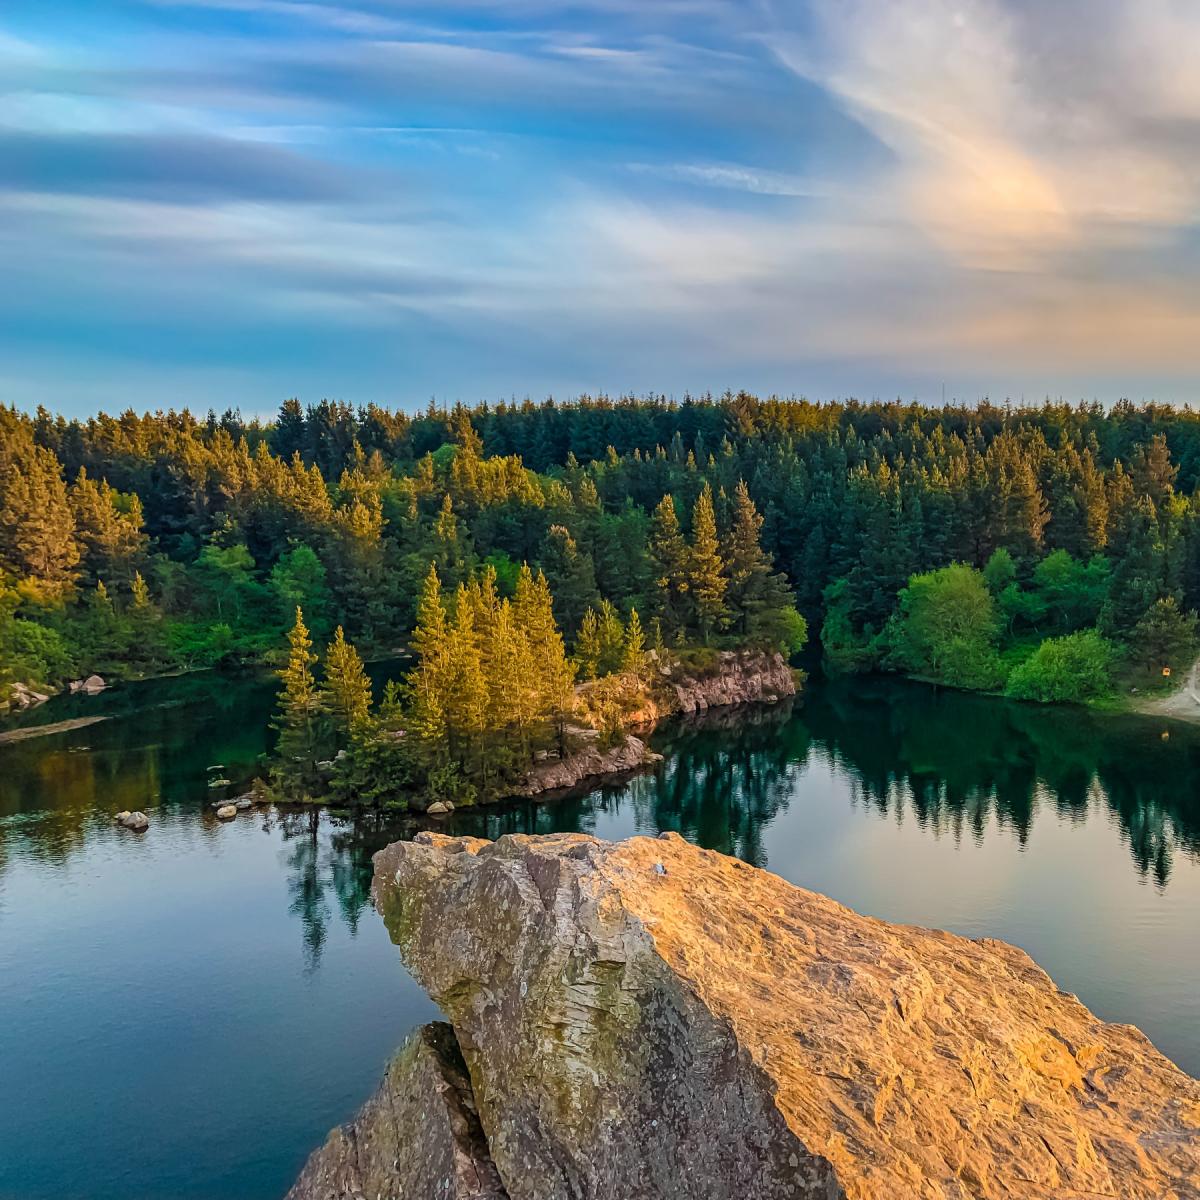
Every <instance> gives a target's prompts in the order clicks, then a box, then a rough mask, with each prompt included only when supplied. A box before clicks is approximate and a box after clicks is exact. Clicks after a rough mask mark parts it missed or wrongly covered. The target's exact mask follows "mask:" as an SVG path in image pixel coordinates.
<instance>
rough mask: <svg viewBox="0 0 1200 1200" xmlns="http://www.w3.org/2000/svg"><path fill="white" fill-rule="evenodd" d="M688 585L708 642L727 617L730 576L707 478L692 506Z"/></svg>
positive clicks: (697, 618) (699, 623) (703, 634)
mask: <svg viewBox="0 0 1200 1200" xmlns="http://www.w3.org/2000/svg"><path fill="white" fill-rule="evenodd" d="M688 587H689V590H690V591H691V594H692V600H693V602H694V604H695V606H696V623H697V625H698V626H699V630H700V636H701V637H702V638H703V639H704V641H705V643H706V644H707V643H708V642H709V641H710V639H711V638H712V635H713V634H714V633H715V632H716V631H717V630H718V629H720V628H721V626H722V625H723V623H724V621H725V617H726V607H725V593H726V590H727V588H728V580H727V579H726V576H725V564H724V562H723V560H722V558H721V547H720V542H719V541H718V539H717V518H716V514H715V512H714V511H713V496H712V488H711V486H710V485H709V484H708V483H707V482H705V484H704V487H703V489H701V492H700V495H699V498H698V499H697V500H696V506H695V508H694V509H693V510H692V546H691V553H690V555H689V556H688Z"/></svg>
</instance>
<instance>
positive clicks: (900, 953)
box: [329, 834, 1200, 1200]
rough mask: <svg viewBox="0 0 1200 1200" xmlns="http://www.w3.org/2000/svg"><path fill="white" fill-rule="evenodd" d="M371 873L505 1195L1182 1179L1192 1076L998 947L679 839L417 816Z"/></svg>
mask: <svg viewBox="0 0 1200 1200" xmlns="http://www.w3.org/2000/svg"><path fill="white" fill-rule="evenodd" d="M374 895H375V900H376V905H377V907H378V908H379V910H380V911H381V913H382V914H383V916H384V918H385V920H386V922H387V924H388V928H389V930H390V932H391V935H392V937H393V940H394V941H395V942H396V943H397V945H398V946H399V947H400V950H401V953H402V955H403V957H404V959H405V962H406V963H407V964H408V966H409V967H410V969H411V970H412V972H413V974H414V975H415V976H416V977H417V979H418V980H419V981H420V982H421V983H422V984H423V985H424V986H425V987H426V989H427V990H428V991H429V993H430V995H431V996H432V997H433V999H434V1000H435V1001H436V1002H437V1003H438V1004H439V1005H440V1007H441V1008H442V1011H443V1012H444V1013H445V1015H446V1016H447V1018H448V1019H449V1021H450V1022H451V1024H452V1025H453V1027H454V1032H455V1035H456V1036H457V1040H458V1044H459V1046H460V1048H461V1051H462V1054H463V1057H464V1059H465V1062H466V1065H467V1068H468V1070H469V1073H470V1077H471V1083H472V1085H473V1090H474V1103H475V1104H476V1105H477V1107H478V1112H479V1117H480V1122H481V1125H482V1129H483V1131H484V1132H485V1133H486V1137H487V1141H488V1146H489V1149H490V1157H491V1161H492V1162H493V1163H494V1164H495V1168H496V1170H497V1172H498V1177H499V1179H501V1180H503V1182H504V1185H505V1187H506V1188H507V1193H508V1195H509V1196H510V1197H511V1198H512V1200H642V1198H645V1200H650V1198H655V1200H657V1198H661V1197H672V1198H678V1200H692V1198H696V1200H700V1198H703V1200H745V1198H748V1197H754V1198H755V1200H773V1198H775V1197H792V1198H796V1200H798V1198H801V1197H822V1198H834V1197H847V1198H849V1200H905V1198H908V1197H913V1198H916V1200H965V1198H968V1197H971V1198H995V1200H1009V1198H1014V1197H1029V1198H1033V1197H1036V1198H1043V1197H1044V1198H1050V1197H1063V1198H1076V1200H1083V1198H1084V1197H1114V1198H1116V1197H1119V1198H1121V1200H1192V1198H1196V1197H1200V1084H1198V1083H1197V1081H1196V1080H1194V1079H1192V1078H1191V1077H1190V1076H1187V1075H1185V1074H1184V1073H1183V1072H1182V1071H1180V1070H1179V1069H1178V1068H1177V1067H1175V1066H1174V1065H1173V1064H1172V1063H1171V1062H1170V1061H1169V1060H1168V1059H1166V1058H1165V1057H1164V1056H1163V1055H1161V1054H1159V1053H1158V1051H1156V1050H1155V1049H1154V1047H1153V1046H1152V1045H1151V1044H1150V1042H1149V1041H1148V1040H1147V1039H1146V1038H1145V1037H1144V1036H1143V1035H1142V1034H1141V1033H1139V1032H1138V1031H1137V1030H1136V1029H1134V1028H1132V1027H1131V1026H1127V1025H1114V1024H1108V1023H1105V1022H1103V1021H1101V1020H1099V1019H1098V1018H1097V1017H1095V1016H1094V1015H1093V1014H1092V1013H1091V1012H1089V1011H1088V1010H1087V1009H1086V1008H1085V1007H1084V1006H1083V1005H1082V1004H1081V1003H1080V1002H1079V1001H1078V1000H1077V999H1076V998H1075V997H1073V996H1071V995H1068V994H1066V993H1064V992H1061V991H1059V990H1058V989H1057V988H1056V987H1055V985H1054V983H1053V982H1052V981H1051V980H1050V978H1049V977H1048V976H1047V975H1046V974H1045V972H1043V971H1042V970H1041V969H1040V968H1039V967H1038V966H1037V965H1036V964H1035V963H1034V962H1033V961H1032V960H1031V959H1030V958H1029V957H1028V956H1027V955H1026V954H1024V953H1023V952H1022V951H1020V950H1018V949H1016V948H1015V947H1012V946H1008V945H1005V944H1003V943H1000V942H996V941H990V940H982V941H972V940H969V939H966V938H961V937H955V936H953V935H951V934H947V933H942V932H938V931H935V930H929V929H921V928H917V927H913V926H900V925H890V924H887V923H886V922H883V921H878V920H874V919H872V918H869V917H864V916H861V915H859V914H857V913H854V912H852V911H851V910H849V909H847V908H844V907H843V906H841V905H839V904H837V903H835V902H834V901H832V900H829V899H827V898H826V897H824V896H820V895H817V894H816V893H813V892H808V891H805V890H803V889H801V888H797V887H793V886H792V885H791V884H789V883H787V882H785V881H784V880H782V879H780V878H778V877H777V876H775V875H772V874H769V873H768V872H766V871H762V870H758V869H756V868H754V867H750V866H747V865H746V864H744V863H741V862H739V861H737V860H735V859H731V858H727V857H725V856H723V855H720V854H716V853H714V852H711V851H705V850H700V849H698V848H696V847H694V846H691V845H689V844H688V843H686V842H684V841H683V840H682V839H681V838H679V837H678V836H676V835H664V836H663V837H661V838H647V837H635V838H631V839H629V840H628V841H625V842H620V843H606V842H601V841H598V840H597V839H595V838H592V837H588V836H586V835H581V834H553V835H548V836H543V837H527V836H508V837H504V838H501V839H500V840H499V841H497V842H494V843H492V842H485V841H480V840H477V839H471V838H450V837H445V836H441V835H437V834H421V835H419V836H418V838H417V840H416V841H415V842H401V843H396V844H395V845H392V846H389V847H388V848H387V849H385V850H383V851H381V852H380V853H379V854H378V855H377V856H376V860H375V886H374ZM434 1116H435V1119H440V1118H438V1116H437V1113H436V1111H435V1113H434ZM335 1136H336V1135H335ZM329 1194H331V1195H332V1194H336V1193H329ZM363 1194H364V1195H371V1196H372V1197H374V1196H376V1195H379V1196H390V1195H398V1196H407V1195H408V1194H409V1193H407V1192H386V1191H379V1192H376V1191H364V1193H363ZM426 1194H428V1195H430V1196H436V1195H441V1194H443V1193H442V1192H439V1191H436V1190H433V1189H430V1190H429V1191H428V1192H427V1193H426ZM452 1194H453V1193H452ZM466 1194H472V1193H466ZM480 1194H489V1195H490V1194H491V1193H480Z"/></svg>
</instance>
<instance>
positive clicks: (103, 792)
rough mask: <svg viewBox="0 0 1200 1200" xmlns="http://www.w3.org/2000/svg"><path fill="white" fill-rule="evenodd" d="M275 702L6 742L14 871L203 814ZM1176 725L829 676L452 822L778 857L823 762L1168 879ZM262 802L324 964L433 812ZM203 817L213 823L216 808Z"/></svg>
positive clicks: (890, 813) (1184, 839)
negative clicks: (652, 765)
mask: <svg viewBox="0 0 1200 1200" xmlns="http://www.w3.org/2000/svg"><path fill="white" fill-rule="evenodd" d="M234 690H235V689H232V688H230V689H228V691H230V692H232V691H234ZM177 699H178V698H177V697H174V696H172V701H176V700H177ZM269 702H270V697H269V695H267V694H266V693H265V691H264V689H263V687H262V685H261V684H258V685H256V690H255V691H254V692H253V695H252V703H248V704H247V705H245V706H243V707H242V708H240V709H239V708H238V706H237V705H234V704H232V703H231V702H230V701H229V698H228V696H226V697H224V698H223V705H222V706H221V707H207V708H205V709H204V715H203V720H202V721H189V722H188V723H187V724H186V726H185V727H183V728H181V727H180V725H179V714H180V711H181V710H180V708H178V707H176V705H175V703H170V704H166V705H161V706H158V707H155V708H152V709H151V710H149V711H145V710H143V711H140V712H138V713H137V714H136V716H131V717H129V718H128V719H123V718H122V716H121V715H120V714H114V719H113V720H111V721H108V722H105V723H104V724H102V725H97V726H93V727H91V728H88V729H83V730H80V731H78V732H76V733H74V734H70V735H64V736H55V737H48V738H45V739H42V740H37V741H27V742H20V743H16V744H13V745H10V746H5V747H0V882H2V878H3V874H4V871H5V864H6V862H8V861H10V860H11V859H12V858H13V856H14V855H15V856H17V857H28V858H34V859H38V860H40V861H41V862H42V863H44V864H49V865H52V866H53V865H59V864H62V863H65V862H66V861H67V860H69V859H70V858H71V857H72V855H73V854H74V853H75V852H76V851H77V850H78V849H79V848H80V847H81V846H83V845H84V844H85V843H86V842H87V841H88V839H89V838H91V837H100V836H105V835H106V834H105V831H108V833H109V834H111V813H112V812H114V811H116V809H118V808H138V807H149V808H151V809H152V810H157V815H156V816H155V820H156V821H169V822H171V823H173V824H177V823H178V822H181V821H182V822H184V823H185V824H186V822H187V821H189V820H190V819H191V817H190V814H195V816H196V818H197V819H199V817H200V813H201V812H202V811H203V810H204V808H205V806H206V805H207V803H208V799H209V797H208V795H207V793H206V791H205V788H206V778H207V777H206V770H207V765H208V764H213V763H226V764H228V763H238V764H247V763H253V762H254V761H255V759H256V757H257V755H258V754H259V753H261V751H262V748H263V735H262V734H261V733H260V732H257V726H256V725H255V724H254V721H249V722H248V721H247V713H248V711H249V710H250V709H253V716H254V717H255V718H257V717H258V716H260V715H262V716H263V721H264V725H265V710H266V709H267V707H268V706H269ZM260 710H261V711H260ZM1162 735H1163V726H1162V725H1161V723H1159V722H1155V721H1152V720H1149V719H1147V718H1137V717H1116V716H1096V715H1093V714H1090V713H1088V712H1086V711H1082V710H1070V709H1056V708H1040V707H1036V706H1033V705H1021V704H1015V703H1011V702H1008V701H1004V700H997V699H992V698H987V697H983V696H977V695H969V694H964V693H959V692H952V691H946V690H937V689H933V688H929V687H925V686H922V685H918V684H907V683H903V682H900V681H897V680H894V679H852V680H843V681H831V682H821V681H817V682H814V683H813V684H812V685H810V687H809V688H808V689H806V693H805V696H804V697H803V699H802V700H801V701H798V702H796V703H795V704H794V705H790V704H784V705H777V706H775V707H772V708H765V709H757V710H742V711H733V712H724V713H715V714H709V715H708V716H707V717H706V718H705V719H703V720H699V721H692V722H682V723H677V724H675V725H673V726H671V727H669V728H666V729H663V730H660V731H659V732H658V733H657V734H656V735H655V736H654V739H653V740H654V744H655V746H656V747H657V749H659V750H660V751H662V753H663V754H664V755H665V756H666V761H665V762H664V763H663V764H662V765H661V766H660V767H659V768H658V770H657V771H655V772H654V773H652V774H649V775H643V776H639V777H636V778H633V779H631V780H628V781H626V782H624V783H620V784H616V785H612V786H608V787H604V788H601V789H599V790H597V791H595V792H592V793H590V794H587V795H575V796H567V797H564V798H560V799H557V800H555V801H553V802H550V803H543V804H531V803H521V804H514V805H509V806H502V807H495V808H487V809H478V810H460V811H459V812H458V813H456V814H455V815H454V817H453V818H452V819H451V821H450V822H449V823H448V824H447V825H446V826H445V828H447V829H448V830H449V831H451V832H454V833H458V834H471V835H474V836H478V837H485V838H492V839H494V838H497V837H500V836H502V835H503V834H506V833H547V832H552V831H559V830H578V831H582V832H600V833H602V834H605V835H607V836H622V835H624V834H625V833H632V832H635V831H640V832H646V833H658V832H661V831H663V830H674V831H677V832H679V833H681V834H683V835H684V836H685V837H687V838H689V839H691V840H693V841H696V842H698V843H700V844H701V845H703V846H706V847H709V848H711V849H715V850H719V851H721V852H723V853H726V854H734V855H737V856H738V857H740V858H742V859H744V860H746V861H747V862H751V863H755V864H757V865H763V864H765V863H766V862H767V858H768V856H767V849H768V843H769V840H770V831H771V826H772V823H773V822H774V821H775V818H776V817H777V816H778V815H779V814H780V813H781V812H782V811H784V810H786V809H787V808H788V806H789V805H790V803H791V802H792V800H793V798H795V797H799V796H801V795H803V792H804V788H805V786H806V784H805V775H806V773H807V772H808V770H809V769H810V768H811V767H812V766H813V765H814V764H823V765H825V766H826V767H828V768H829V769H830V770H831V771H832V772H833V774H834V775H835V777H836V778H837V779H838V780H841V781H842V782H843V784H844V787H845V791H846V794H847V797H848V802H849V803H850V804H852V805H854V806H857V807H860V808H865V809H866V810H867V811H869V812H872V813H875V814H877V815H878V816H879V817H883V818H888V819H890V820H897V819H900V818H901V817H903V816H906V815H910V816H911V818H912V819H914V820H915V821H916V823H917V825H918V826H919V828H921V829H922V830H926V831H928V833H929V834H930V836H935V837H941V836H946V835H949V836H951V837H952V838H954V839H955V841H956V842H957V841H960V840H961V839H963V838H970V839H973V840H975V841H981V840H983V839H984V838H987V837H995V836H997V834H998V831H999V833H1000V834H1001V835H1003V834H1008V835H1009V836H1012V837H1014V838H1015V839H1016V840H1017V842H1018V843H1019V844H1020V845H1021V846H1024V845H1025V844H1026V843H1027V842H1028V841H1029V839H1030V838H1032V837H1035V836H1036V834H1037V829H1036V826H1037V822H1038V820H1039V818H1040V817H1043V816H1049V815H1053V816H1055V817H1057V818H1058V819H1062V820H1067V821H1071V822H1084V821H1087V820H1095V819H1098V818H1101V817H1103V818H1107V819H1108V820H1109V821H1110V822H1112V824H1113V825H1115V827H1116V828H1117V829H1118V830H1119V833H1120V836H1121V838H1122V839H1123V840H1124V842H1125V843H1126V845H1127V846H1128V848H1129V851H1130V854H1131V857H1132V861H1133V864H1134V867H1135V868H1136V870H1137V871H1138V873H1139V874H1140V875H1142V876H1144V877H1146V878H1148V879H1151V880H1153V881H1154V882H1155V883H1156V884H1157V885H1158V886H1159V887H1160V888H1162V887H1166V886H1167V884H1168V882H1169V880H1170V877H1171V871H1172V865H1173V863H1174V862H1175V860H1176V857H1177V856H1178V855H1181V854H1182V855H1187V856H1190V857H1192V858H1197V859H1200V787H1198V785H1200V730H1195V729H1191V728H1188V727H1186V726H1179V725H1175V726H1172V727H1171V729H1170V736H1169V737H1168V738H1166V739H1165V740H1164V738H1163V736H1162ZM240 820H241V819H239V822H240ZM262 821H263V825H264V829H265V831H267V832H268V833H272V834H273V835H274V836H277V837H279V838H280V840H281V843H282V854H283V855H284V860H285V862H286V866H287V873H288V881H289V882H288V888H289V897H290V899H289V907H290V911H291V912H292V913H293V914H294V915H295V916H296V917H297V919H298V920H299V921H300V924H301V927H302V930H303V939H304V947H305V962H306V964H307V966H308V968H309V969H310V970H311V969H314V968H315V967H316V966H317V965H318V963H319V962H320V958H321V953H322V950H323V948H324V946H325V944H326V939H327V936H328V931H329V925H330V922H331V921H333V920H340V921H341V922H343V923H344V924H345V926H346V927H347V928H348V929H349V930H350V932H351V933H353V932H354V931H355V930H356V929H357V928H358V924H359V922H360V920H361V918H362V914H363V912H364V910H365V909H366V908H367V907H368V905H369V904H370V886H371V855H372V854H373V853H374V852H375V851H376V850H378V849H380V848H381V847H382V846H384V845H386V844H387V843H388V842H389V841H392V840H395V839H396V838H399V837H409V836H411V835H412V833H413V832H414V830H415V829H416V828H419V827H420V826H419V825H418V824H417V823H416V822H415V821H414V820H412V819H410V818H406V817H404V816H402V815H401V816H397V815H395V814H389V813H380V812H367V813H361V814H357V815H349V814H339V813H323V812H319V811H318V810H315V809H313V810H306V809H301V810H279V811H276V812H273V813H269V814H267V815H265V816H264V817H262ZM200 834H201V836H202V837H203V838H204V839H205V840H211V839H212V838H214V837H216V836H217V834H218V830H217V829H216V827H215V822H214V821H213V820H212V819H211V816H209V817H206V818H205V819H204V821H203V828H202V830H200ZM149 836H151V837H153V831H152V832H151V834H150V835H149Z"/></svg>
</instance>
